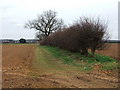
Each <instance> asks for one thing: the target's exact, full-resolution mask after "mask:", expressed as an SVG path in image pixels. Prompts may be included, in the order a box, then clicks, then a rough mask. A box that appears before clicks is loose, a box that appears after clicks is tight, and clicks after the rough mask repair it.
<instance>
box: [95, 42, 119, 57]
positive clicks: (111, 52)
mask: <svg viewBox="0 0 120 90" xmlns="http://www.w3.org/2000/svg"><path fill="white" fill-rule="evenodd" d="M119 48H120V44H116V43H110V44H108V48H106V49H105V50H101V51H96V53H98V54H102V55H107V56H111V57H113V58H116V59H120V57H119V56H120V53H118V52H119V51H118V50H119Z"/></svg>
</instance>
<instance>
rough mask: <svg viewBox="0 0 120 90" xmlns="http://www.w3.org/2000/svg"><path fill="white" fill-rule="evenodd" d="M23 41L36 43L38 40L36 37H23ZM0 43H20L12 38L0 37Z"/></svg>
mask: <svg viewBox="0 0 120 90" xmlns="http://www.w3.org/2000/svg"><path fill="white" fill-rule="evenodd" d="M24 41H25V43H37V42H39V40H38V39H24ZM0 43H21V39H20V40H14V39H0Z"/></svg>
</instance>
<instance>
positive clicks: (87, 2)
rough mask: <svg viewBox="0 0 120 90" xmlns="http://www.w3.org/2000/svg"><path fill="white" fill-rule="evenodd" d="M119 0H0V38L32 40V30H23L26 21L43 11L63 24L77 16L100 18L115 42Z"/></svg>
mask: <svg viewBox="0 0 120 90" xmlns="http://www.w3.org/2000/svg"><path fill="white" fill-rule="evenodd" d="M118 1H119V0H1V2H0V30H1V31H0V34H2V36H1V35H0V38H5V39H8V38H9V39H20V38H25V39H28V38H29V39H33V38H35V33H36V30H34V29H25V28H24V24H25V23H26V22H27V21H28V20H32V19H35V18H36V17H37V15H39V14H41V13H42V12H43V11H46V10H54V11H56V12H57V13H58V14H57V15H58V18H62V19H63V20H64V22H65V24H70V23H72V22H74V21H75V20H76V19H77V18H79V17H80V16H87V17H90V16H91V17H100V18H101V19H103V20H104V21H106V22H108V31H109V33H110V37H111V39H118Z"/></svg>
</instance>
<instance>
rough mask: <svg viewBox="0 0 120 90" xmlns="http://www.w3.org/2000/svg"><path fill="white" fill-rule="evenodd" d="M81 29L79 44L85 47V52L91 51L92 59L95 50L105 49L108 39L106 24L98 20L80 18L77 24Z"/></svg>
mask: <svg viewBox="0 0 120 90" xmlns="http://www.w3.org/2000/svg"><path fill="white" fill-rule="evenodd" d="M78 25H80V26H79V27H80V28H81V29H80V30H81V34H80V38H81V40H80V41H81V42H83V44H82V45H84V46H85V48H86V50H87V49H88V48H89V49H91V53H92V56H93V57H94V53H95V51H96V50H101V49H104V48H106V47H107V44H106V43H105V42H106V41H107V40H108V39H109V35H108V33H107V24H106V23H103V22H102V21H100V19H99V18H98V19H96V20H95V19H93V18H86V17H83V18H80V21H79V23H78Z"/></svg>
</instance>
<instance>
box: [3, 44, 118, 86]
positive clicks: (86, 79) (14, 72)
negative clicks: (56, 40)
mask: <svg viewBox="0 0 120 90" xmlns="http://www.w3.org/2000/svg"><path fill="white" fill-rule="evenodd" d="M35 48H36V46H35V45H3V51H2V54H3V58H2V61H3V64H2V65H3V66H2V71H3V73H2V75H3V76H2V78H3V80H2V87H3V88H114V87H118V79H117V73H116V72H114V73H113V72H110V71H109V72H107V71H99V70H94V71H89V72H88V71H86V72H82V71H80V70H78V69H76V68H74V69H73V68H70V67H71V66H66V65H65V66H64V65H63V67H65V68H68V69H69V70H65V71H64V70H61V71H54V72H52V71H51V72H44V73H39V72H37V71H33V69H32V63H33V62H34V60H35ZM58 64H59V63H58Z"/></svg>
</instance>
